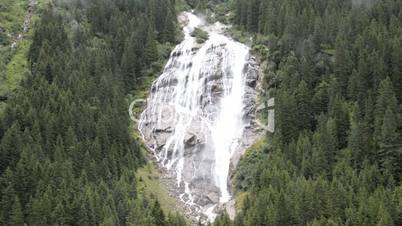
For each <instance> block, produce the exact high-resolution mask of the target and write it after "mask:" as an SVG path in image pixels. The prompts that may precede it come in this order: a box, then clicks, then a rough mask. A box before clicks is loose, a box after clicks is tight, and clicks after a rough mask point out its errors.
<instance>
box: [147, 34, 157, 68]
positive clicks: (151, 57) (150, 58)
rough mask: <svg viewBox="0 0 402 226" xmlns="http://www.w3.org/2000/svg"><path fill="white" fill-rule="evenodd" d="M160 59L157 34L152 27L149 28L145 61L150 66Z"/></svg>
mask: <svg viewBox="0 0 402 226" xmlns="http://www.w3.org/2000/svg"><path fill="white" fill-rule="evenodd" d="M157 59H158V48H157V42H156V40H155V34H154V31H153V30H152V29H150V28H149V29H148V34H147V39H146V43H145V49H144V61H145V63H146V64H147V65H148V66H149V65H150V64H151V63H152V62H154V61H156V60H157Z"/></svg>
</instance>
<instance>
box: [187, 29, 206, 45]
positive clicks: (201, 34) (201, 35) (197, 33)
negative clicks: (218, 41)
mask: <svg viewBox="0 0 402 226" xmlns="http://www.w3.org/2000/svg"><path fill="white" fill-rule="evenodd" d="M191 36H192V37H195V38H196V41H197V43H198V44H202V43H204V42H206V41H207V40H208V38H209V35H208V32H206V31H203V30H201V29H200V28H195V29H194V31H193V32H191Z"/></svg>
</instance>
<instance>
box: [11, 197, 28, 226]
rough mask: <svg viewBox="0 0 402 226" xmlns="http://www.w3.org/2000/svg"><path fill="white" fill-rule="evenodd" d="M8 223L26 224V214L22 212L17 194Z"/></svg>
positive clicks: (12, 225)
mask: <svg viewBox="0 0 402 226" xmlns="http://www.w3.org/2000/svg"><path fill="white" fill-rule="evenodd" d="M8 223H9V225H10V226H22V225H24V214H23V213H22V208H21V204H20V200H19V199H18V197H17V196H15V198H14V203H13V205H12V207H11V215H10V221H9V222H8Z"/></svg>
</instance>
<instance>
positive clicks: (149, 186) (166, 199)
mask: <svg viewBox="0 0 402 226" xmlns="http://www.w3.org/2000/svg"><path fill="white" fill-rule="evenodd" d="M136 175H137V188H138V192H139V193H143V195H144V196H147V197H156V199H157V200H158V201H159V203H160V205H161V208H162V210H163V211H164V212H165V213H171V214H175V213H176V212H177V211H180V208H178V204H177V201H176V200H175V199H174V198H172V197H170V196H169V191H168V189H167V187H166V185H165V184H163V183H162V182H161V180H160V176H161V175H160V173H159V171H158V169H157V166H155V165H154V163H153V162H152V160H149V161H148V164H146V165H144V166H142V167H141V168H139V169H138V170H137V173H136Z"/></svg>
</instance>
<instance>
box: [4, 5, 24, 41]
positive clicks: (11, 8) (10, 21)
mask: <svg viewBox="0 0 402 226" xmlns="http://www.w3.org/2000/svg"><path fill="white" fill-rule="evenodd" d="M27 7H28V1H27V0H2V1H1V5H0V33H2V35H1V37H7V36H8V34H10V35H15V34H17V33H18V32H21V31H22V24H23V23H24V18H25V11H26V9H27ZM10 41H11V40H1V42H0V45H1V44H2V45H4V44H9V43H10Z"/></svg>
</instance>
